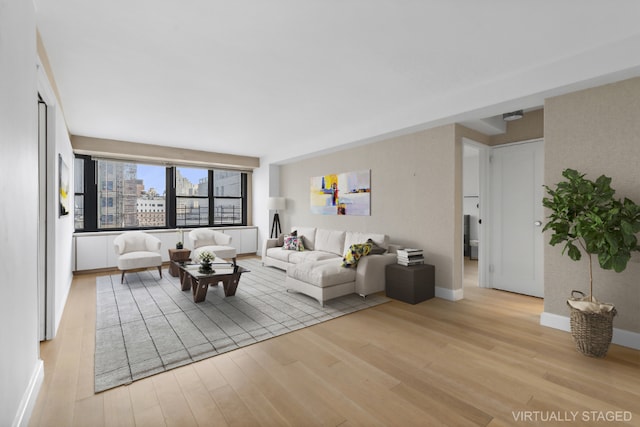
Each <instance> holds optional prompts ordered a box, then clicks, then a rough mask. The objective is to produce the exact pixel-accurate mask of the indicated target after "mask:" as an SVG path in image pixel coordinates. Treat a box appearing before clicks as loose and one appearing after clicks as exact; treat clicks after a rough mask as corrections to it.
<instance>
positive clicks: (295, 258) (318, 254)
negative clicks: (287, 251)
mask: <svg viewBox="0 0 640 427" xmlns="http://www.w3.org/2000/svg"><path fill="white" fill-rule="evenodd" d="M324 259H336V260H339V259H340V257H339V256H338V255H336V254H332V253H329V252H323V251H304V252H292V253H291V255H289V262H290V263H292V264H299V263H301V262H307V261H322V260H324Z"/></svg>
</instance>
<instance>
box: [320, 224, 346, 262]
mask: <svg viewBox="0 0 640 427" xmlns="http://www.w3.org/2000/svg"><path fill="white" fill-rule="evenodd" d="M345 234H346V233H345V232H344V231H339V230H325V229H322V228H318V230H316V241H315V248H314V249H315V250H316V251H324V252H330V253H332V254H336V255H338V256H342V254H343V252H342V248H344V237H345Z"/></svg>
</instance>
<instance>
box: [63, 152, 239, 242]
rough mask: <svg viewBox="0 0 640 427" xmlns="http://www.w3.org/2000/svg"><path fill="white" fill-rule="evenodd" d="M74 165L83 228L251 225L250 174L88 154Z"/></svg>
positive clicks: (79, 221) (78, 222)
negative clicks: (98, 157)
mask: <svg viewBox="0 0 640 427" xmlns="http://www.w3.org/2000/svg"><path fill="white" fill-rule="evenodd" d="M74 167H75V174H74V180H75V191H76V193H75V207H76V208H75V221H76V225H75V227H76V230H77V231H100V230H122V229H144V228H163V227H167V228H174V227H189V228H193V227H214V226H224V225H246V224H247V217H246V211H247V194H246V188H247V174H246V173H244V172H240V171H227V170H217V169H216V170H214V169H202V168H188V167H182V166H178V167H165V166H158V165H149V164H143V163H136V162H131V161H118V160H109V159H98V160H94V159H91V157H90V156H83V155H76V160H75V163H74ZM167 183H170V184H172V185H167Z"/></svg>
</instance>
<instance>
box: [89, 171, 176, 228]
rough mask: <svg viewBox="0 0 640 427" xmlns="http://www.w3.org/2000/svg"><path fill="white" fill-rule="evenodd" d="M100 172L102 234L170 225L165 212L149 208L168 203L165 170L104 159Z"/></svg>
mask: <svg viewBox="0 0 640 427" xmlns="http://www.w3.org/2000/svg"><path fill="white" fill-rule="evenodd" d="M97 170H98V173H97V177H98V188H99V190H98V206H99V213H98V224H97V228H98V229H99V230H100V229H112V228H145V227H165V226H166V225H167V218H166V212H165V211H164V210H162V211H156V212H151V211H150V210H148V209H146V208H145V205H150V204H152V203H154V202H155V201H158V200H162V201H164V199H165V187H166V168H165V167H163V166H156V165H145V164H141V163H132V162H120V161H114V160H102V159H101V160H98V161H97Z"/></svg>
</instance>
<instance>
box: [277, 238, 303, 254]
mask: <svg viewBox="0 0 640 427" xmlns="http://www.w3.org/2000/svg"><path fill="white" fill-rule="evenodd" d="M282 249H284V250H286V251H304V244H303V243H302V237H298V236H286V237H285V238H284V244H283V245H282Z"/></svg>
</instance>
